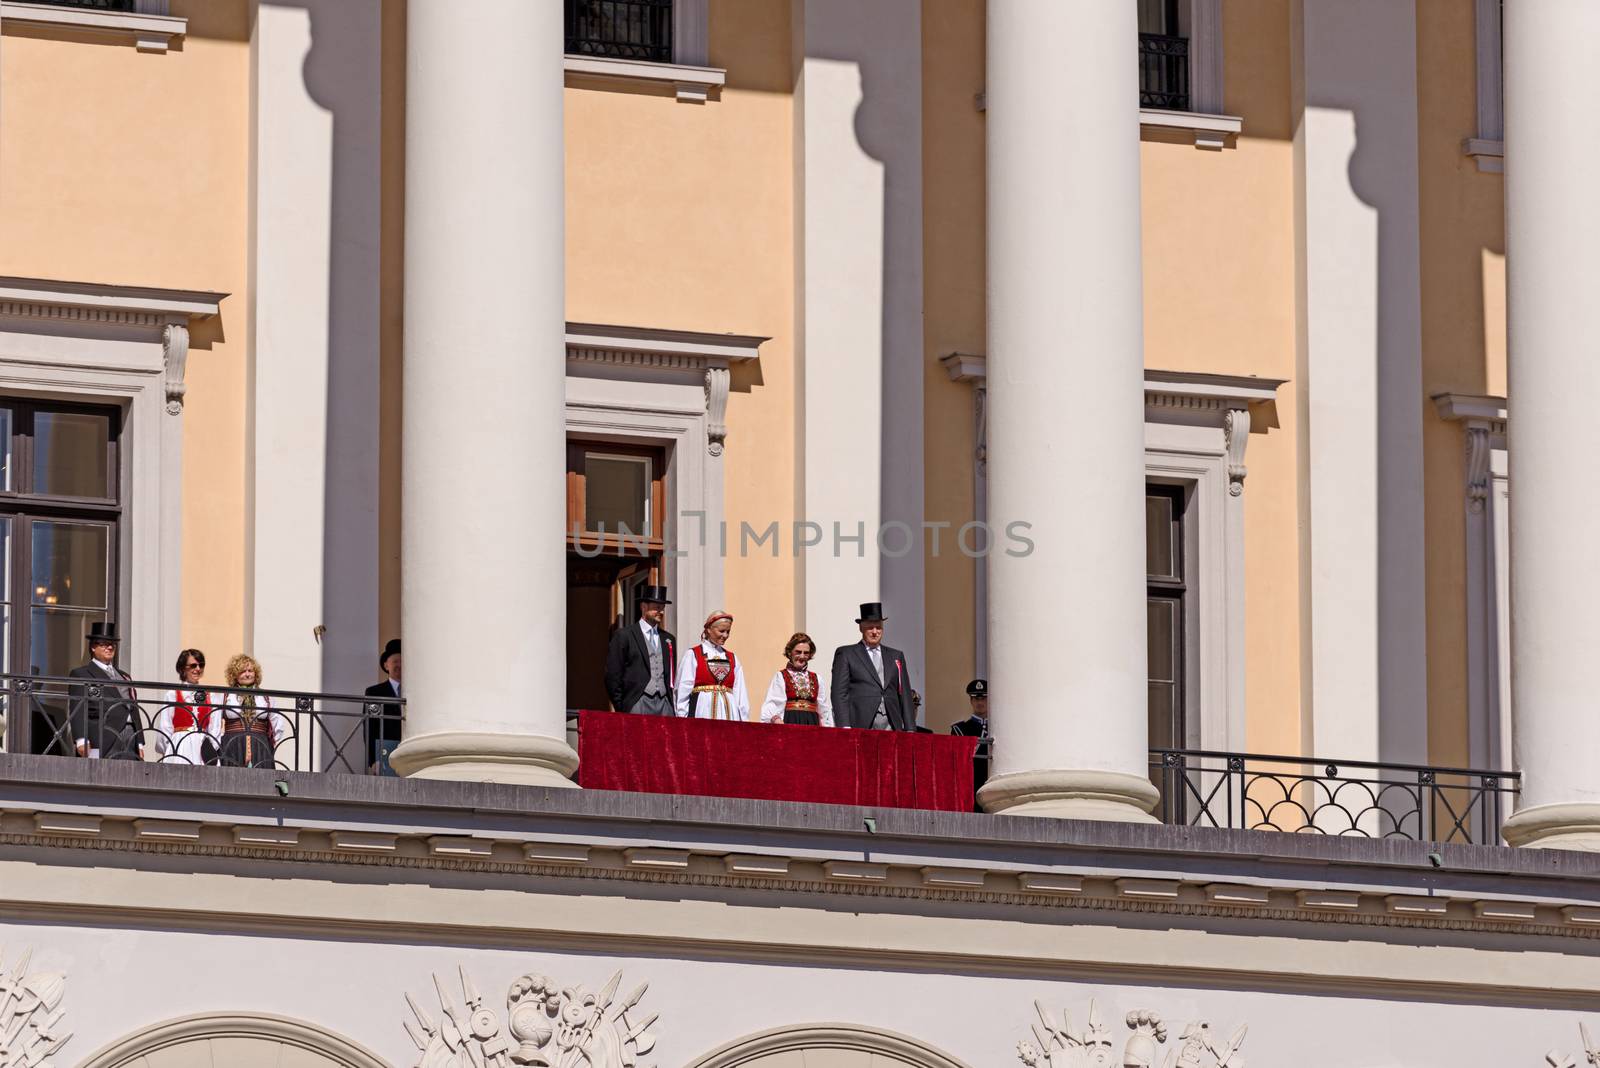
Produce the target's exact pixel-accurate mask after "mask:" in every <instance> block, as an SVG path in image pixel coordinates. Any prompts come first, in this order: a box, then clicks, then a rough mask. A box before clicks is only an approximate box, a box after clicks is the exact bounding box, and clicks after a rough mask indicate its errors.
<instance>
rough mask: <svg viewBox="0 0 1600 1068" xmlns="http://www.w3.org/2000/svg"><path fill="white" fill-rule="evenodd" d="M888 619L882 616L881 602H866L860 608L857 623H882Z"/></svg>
mask: <svg viewBox="0 0 1600 1068" xmlns="http://www.w3.org/2000/svg"><path fill="white" fill-rule="evenodd" d="M888 618H889V617H888V616H886V615H884V614H883V602H882V601H868V602H867V603H866V604H864V605H862V606H861V617H860V618H859V619H857V620H856V622H857V623H882V622H884V621H885V620H887V619H888Z"/></svg>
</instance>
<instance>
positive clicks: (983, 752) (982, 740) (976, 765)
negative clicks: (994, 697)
mask: <svg viewBox="0 0 1600 1068" xmlns="http://www.w3.org/2000/svg"><path fill="white" fill-rule="evenodd" d="M967 700H968V701H970V702H971V703H972V715H970V716H968V717H967V718H966V719H964V720H962V721H961V722H960V723H957V724H956V725H955V726H953V727H951V728H950V733H951V734H957V735H961V736H963V737H966V738H976V739H978V748H977V751H976V752H974V753H973V755H972V784H973V786H982V785H983V784H984V783H985V782H987V781H988V780H989V744H990V742H992V741H993V736H992V735H990V734H989V682H988V680H987V679H973V680H972V681H971V682H969V683H967Z"/></svg>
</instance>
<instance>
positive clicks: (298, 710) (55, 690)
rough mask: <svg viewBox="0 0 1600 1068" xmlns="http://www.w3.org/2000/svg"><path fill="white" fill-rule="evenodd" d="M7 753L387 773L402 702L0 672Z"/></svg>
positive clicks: (400, 726) (396, 739)
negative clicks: (3, 673) (1, 673)
mask: <svg viewBox="0 0 1600 1068" xmlns="http://www.w3.org/2000/svg"><path fill="white" fill-rule="evenodd" d="M0 702H3V709H4V713H5V718H6V721H7V742H8V744H7V746H6V748H7V749H8V750H9V751H12V752H24V753H26V752H32V753H37V754H41V755H45V756H60V757H85V756H97V757H99V758H100V759H102V760H152V761H158V762H160V763H164V764H183V765H206V764H210V765H221V766H232V767H256V768H276V769H279V770H282V771H338V772H348V773H352V774H357V775H363V774H379V773H383V772H386V771H387V767H388V753H389V751H390V750H392V749H393V748H394V747H395V745H397V744H398V743H399V741H400V737H401V731H402V729H403V725H404V720H405V702H403V701H400V700H392V701H391V700H385V699H375V698H371V697H363V696H354V695H348V694H328V693H306V692H302V691H296V690H257V689H230V688H228V687H225V686H199V687H191V686H184V687H181V688H180V687H179V686H178V685H177V684H176V683H172V682H139V681H127V682H116V681H113V680H112V679H110V678H107V679H105V681H103V682H102V681H99V680H95V679H84V678H61V677H54V676H40V675H0Z"/></svg>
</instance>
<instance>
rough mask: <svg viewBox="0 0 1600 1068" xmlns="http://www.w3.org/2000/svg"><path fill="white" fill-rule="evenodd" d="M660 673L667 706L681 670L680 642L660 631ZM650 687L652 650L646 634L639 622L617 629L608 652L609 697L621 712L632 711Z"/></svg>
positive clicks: (607, 683)
mask: <svg viewBox="0 0 1600 1068" xmlns="http://www.w3.org/2000/svg"><path fill="white" fill-rule="evenodd" d="M660 633H661V671H662V674H663V675H665V676H666V684H667V697H668V703H671V697H672V687H673V684H674V682H675V681H676V679H675V678H674V673H675V672H676V671H677V670H678V639H676V638H674V637H673V636H672V634H671V632H669V631H667V630H666V629H665V628H662V629H661V632H660ZM649 685H650V650H649V649H647V648H645V644H644V632H643V631H641V630H640V629H639V621H638V620H637V619H636V620H634V621H633V622H632V623H629V624H628V625H627V626H625V627H618V628H617V630H616V633H614V634H612V635H611V647H610V648H608V649H607V650H606V697H608V698H610V700H611V707H612V708H614V709H616V710H617V711H618V712H632V711H633V706H634V705H636V704H638V703H639V698H641V697H643V696H644V691H645V688H646V687H648V686H649Z"/></svg>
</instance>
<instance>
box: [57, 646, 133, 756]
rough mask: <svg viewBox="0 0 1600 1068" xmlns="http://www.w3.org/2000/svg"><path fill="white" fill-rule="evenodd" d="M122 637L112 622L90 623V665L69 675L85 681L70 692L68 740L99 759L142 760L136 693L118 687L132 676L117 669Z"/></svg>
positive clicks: (74, 669) (76, 669)
mask: <svg viewBox="0 0 1600 1068" xmlns="http://www.w3.org/2000/svg"><path fill="white" fill-rule="evenodd" d="M121 642H122V639H121V638H120V637H119V636H118V635H117V625H116V624H115V623H91V624H89V662H88V663H87V664H84V665H83V666H82V667H75V668H73V669H72V670H71V671H69V672H67V675H68V676H69V677H70V678H74V679H83V680H84V681H83V682H82V683H81V684H79V683H75V684H73V686H72V687H71V688H70V689H69V690H68V698H69V700H70V701H71V704H72V713H71V723H72V738H73V741H74V743H75V744H76V747H77V751H78V755H79V756H81V757H90V758H96V759H100V760H141V759H143V757H144V738H143V733H142V732H143V730H144V724H143V723H142V722H141V717H140V715H139V703H138V696H139V695H138V694H137V693H135V692H134V689H133V687H132V686H124V685H121V684H122V683H125V682H127V681H128V680H129V678H130V677H131V676H129V675H128V673H127V672H125V671H123V670H122V669H120V668H118V667H117V665H116V663H115V661H116V659H117V646H118V645H120V644H121Z"/></svg>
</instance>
